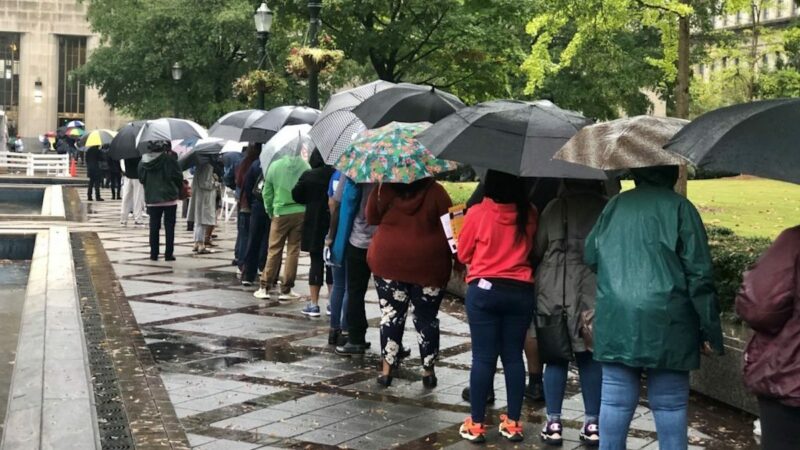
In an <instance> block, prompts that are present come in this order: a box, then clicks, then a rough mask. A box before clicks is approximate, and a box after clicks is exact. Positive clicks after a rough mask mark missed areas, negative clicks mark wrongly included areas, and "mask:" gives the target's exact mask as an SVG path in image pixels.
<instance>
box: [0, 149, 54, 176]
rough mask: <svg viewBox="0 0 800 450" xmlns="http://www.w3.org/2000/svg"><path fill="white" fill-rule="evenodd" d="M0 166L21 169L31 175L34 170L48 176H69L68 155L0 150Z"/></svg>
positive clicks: (34, 172) (33, 173)
mask: <svg viewBox="0 0 800 450" xmlns="http://www.w3.org/2000/svg"><path fill="white" fill-rule="evenodd" d="M0 168H6V169H9V170H15V169H16V170H17V171H22V170H25V175H27V176H29V177H32V176H34V175H35V174H36V172H44V173H46V174H47V175H49V176H57V177H68V176H69V155H41V154H35V153H12V152H0Z"/></svg>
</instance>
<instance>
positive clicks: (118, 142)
mask: <svg viewBox="0 0 800 450" xmlns="http://www.w3.org/2000/svg"><path fill="white" fill-rule="evenodd" d="M144 124H145V121H144V120H137V121H134V122H128V123H127V124H125V126H123V127H122V128H120V129H119V130H117V135H116V136H114V139H112V140H111V144H110V145H109V148H108V156H109V157H110V158H111V159H114V160H120V159H128V158H138V157H140V156H142V155H141V154H140V153H139V151H138V150H136V136H138V135H139V131H140V130H141V129H142V127H143V126H144Z"/></svg>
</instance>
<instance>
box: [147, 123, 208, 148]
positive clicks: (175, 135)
mask: <svg viewBox="0 0 800 450" xmlns="http://www.w3.org/2000/svg"><path fill="white" fill-rule="evenodd" d="M207 137H208V133H207V132H206V130H205V128H203V127H201V126H200V125H198V124H196V123H194V122H192V121H191V120H184V119H171V118H163V119H156V120H148V121H147V122H146V123H145V124H144V126H142V129H141V130H139V134H138V135H137V136H136V148H137V149H138V151H139V153H141V154H145V153H147V143H148V142H152V141H170V142H172V141H177V140H185V139H203V138H207Z"/></svg>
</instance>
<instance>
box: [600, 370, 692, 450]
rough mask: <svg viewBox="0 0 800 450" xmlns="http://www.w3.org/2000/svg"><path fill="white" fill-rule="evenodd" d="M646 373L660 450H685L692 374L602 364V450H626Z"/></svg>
mask: <svg viewBox="0 0 800 450" xmlns="http://www.w3.org/2000/svg"><path fill="white" fill-rule="evenodd" d="M643 372H646V373H647V397H648V400H649V401H650V409H651V410H652V411H653V417H654V418H655V422H656V432H657V434H658V448H660V449H661V450H686V449H687V448H688V446H689V440H688V438H687V431H688V430H687V427H688V425H687V417H686V406H687V405H688V403H689V372H688V371H677V370H665V369H642V368H637V367H628V366H625V365H623V364H612V363H603V392H602V400H601V406H600V436H601V439H600V448H601V449H602V450H624V449H625V442H626V440H627V437H628V429H629V428H630V424H631V419H632V418H633V412H634V410H635V409H636V406H637V405H638V403H639V388H640V381H641V377H642V373H643Z"/></svg>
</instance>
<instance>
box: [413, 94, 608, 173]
mask: <svg viewBox="0 0 800 450" xmlns="http://www.w3.org/2000/svg"><path fill="white" fill-rule="evenodd" d="M591 123H592V121H591V120H590V119H587V118H585V117H583V116H582V115H580V114H578V113H576V112H573V111H567V110H564V109H561V108H559V107H558V106H556V105H554V104H552V103H550V102H548V101H537V102H522V101H516V100H496V101H491V102H486V103H481V104H478V105H475V106H471V107H468V108H464V109H461V110H459V111H457V112H455V113H453V114H452V115H450V116H449V117H447V118H445V119H443V120H441V121H440V122H439V123H437V124H436V125H434V126H432V127H431V128H428V129H427V130H425V131H423V132H422V133H420V135H419V136H417V139H418V140H419V142H421V143H422V145H424V146H425V147H427V148H428V149H429V150H430V151H431V152H433V154H434V155H435V156H437V157H439V158H443V159H449V160H451V161H457V162H460V163H464V164H470V165H472V166H475V167H485V168H487V169H494V170H498V171H501V172H506V173H511V174H514V175H519V176H523V177H549V178H583V179H598V180H604V179H606V178H607V177H606V174H605V172H603V171H601V170H597V169H591V168H588V167H584V166H580V165H577V164H572V163H568V162H566V161H558V160H553V159H552V158H553V155H554V154H555V153H556V152H557V151H558V149H560V148H561V147H562V146H563V145H564V144H565V143H566V142H567V141H568V140H569V139H570V138H571V137H572V136H574V135H575V133H577V132H578V130H580V129H581V128H583V127H584V126H586V125H589V124H591Z"/></svg>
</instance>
